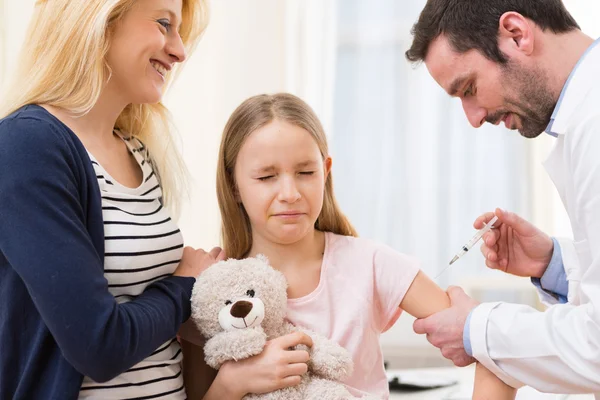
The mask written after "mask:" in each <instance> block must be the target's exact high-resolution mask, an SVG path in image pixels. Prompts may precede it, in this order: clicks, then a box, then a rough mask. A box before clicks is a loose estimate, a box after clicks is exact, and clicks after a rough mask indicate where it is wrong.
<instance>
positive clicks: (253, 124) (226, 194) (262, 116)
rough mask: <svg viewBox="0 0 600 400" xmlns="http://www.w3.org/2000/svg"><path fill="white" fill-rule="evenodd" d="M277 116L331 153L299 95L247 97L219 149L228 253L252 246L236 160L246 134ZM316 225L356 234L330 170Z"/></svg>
mask: <svg viewBox="0 0 600 400" xmlns="http://www.w3.org/2000/svg"><path fill="white" fill-rule="evenodd" d="M274 120H280V121H285V122H288V123H290V124H293V125H296V126H298V127H300V128H302V129H304V130H306V131H307V132H308V133H310V134H311V136H312V137H313V139H315V142H317V145H318V146H319V150H320V152H321V156H322V157H323V160H325V158H327V157H329V149H328V146H327V138H326V136H325V131H324V130H323V126H322V125H321V122H320V121H319V119H318V118H317V116H316V114H315V113H314V111H313V110H312V109H311V108H310V106H309V105H308V104H306V103H305V102H304V101H302V100H301V99H300V98H298V97H296V96H294V95H291V94H287V93H279V94H274V95H265V94H263V95H258V96H254V97H251V98H249V99H248V100H246V101H244V102H243V103H242V104H241V105H240V106H239V107H238V108H237V109H236V110H235V111H234V112H233V114H232V115H231V117H230V118H229V121H228V122H227V125H226V126H225V131H224V132H223V138H222V139H221V148H220V150H219V161H218V165H217V197H218V200H219V208H220V209H221V222H222V228H221V236H222V238H221V239H222V241H223V243H222V244H223V248H224V249H225V251H226V252H227V256H228V257H232V258H242V257H245V256H247V254H248V252H249V251H250V250H251V248H252V228H251V226H250V220H249V218H248V214H247V213H246V210H245V209H244V206H243V205H242V204H241V203H240V202H239V201H238V198H239V197H238V196H237V187H236V183H235V164H236V160H237V157H238V154H239V152H240V149H241V148H242V146H243V144H244V142H245V141H246V138H248V136H250V135H251V134H252V132H254V131H256V130H257V129H260V128H261V127H263V126H265V125H267V124H269V123H270V122H272V121H274ZM315 228H316V229H318V230H320V231H324V232H333V233H337V234H339V235H345V236H357V233H356V231H355V229H354V228H353V227H352V224H350V221H349V220H348V218H346V216H345V215H344V214H343V213H342V212H341V210H340V208H339V206H338V204H337V201H336V199H335V195H334V193H333V178H332V176H331V173H329V175H328V176H327V179H326V181H325V193H324V197H323V208H322V210H321V213H320V214H319V217H318V218H317V221H316V222H315Z"/></svg>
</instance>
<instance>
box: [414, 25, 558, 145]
mask: <svg viewBox="0 0 600 400" xmlns="http://www.w3.org/2000/svg"><path fill="white" fill-rule="evenodd" d="M425 65H426V66H427V69H428V70H429V73H430V74H431V76H432V77H433V79H435V80H436V82H437V83H438V84H439V85H440V86H441V87H442V88H443V89H444V90H446V92H448V93H449V94H450V95H451V96H453V97H458V98H460V99H461V101H462V105H463V109H464V110H465V114H466V115H467V118H468V120H469V122H470V123H471V125H473V126H474V127H475V128H479V127H480V126H482V125H483V123H484V122H489V123H491V124H494V125H498V124H500V123H501V122H504V124H505V125H506V127H507V128H508V129H518V130H519V132H520V133H521V135H523V136H524V137H527V138H534V137H537V136H538V135H540V134H541V133H542V132H544V130H545V129H546V127H547V126H548V124H549V123H550V118H551V116H552V112H553V111H554V108H555V107H556V103H557V101H558V99H555V98H554V96H553V95H552V93H551V91H550V89H549V82H548V77H547V74H546V73H545V71H543V70H542V69H541V68H539V67H536V66H525V65H523V64H522V63H521V62H519V61H516V60H515V59H509V61H508V62H507V63H506V64H500V63H497V62H494V61H491V60H489V59H487V58H486V57H485V56H484V55H483V54H482V53H480V52H479V51H476V50H470V51H468V52H466V53H462V54H460V53H458V52H456V51H455V50H454V49H453V48H452V46H451V44H450V42H449V41H448V40H447V39H446V38H445V37H444V36H440V37H438V38H437V39H435V40H434V41H433V42H432V43H431V46H430V47H429V51H428V54H427V58H426V59H425Z"/></svg>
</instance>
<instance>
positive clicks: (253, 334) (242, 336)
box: [204, 327, 267, 369]
mask: <svg viewBox="0 0 600 400" xmlns="http://www.w3.org/2000/svg"><path fill="white" fill-rule="evenodd" d="M266 342H267V335H266V334H265V332H264V330H263V329H262V328H261V327H257V328H250V329H240V330H236V331H227V332H221V333H219V334H217V335H215V336H213V337H212V338H211V339H209V340H208V341H207V342H206V344H205V345H204V355H205V360H206V364H207V365H209V366H210V367H212V368H214V369H219V368H220V367H221V365H222V364H223V363H224V362H225V361H232V360H233V361H239V360H244V359H246V358H249V357H252V356H255V355H257V354H260V353H261V352H262V351H263V349H264V347H265V343H266Z"/></svg>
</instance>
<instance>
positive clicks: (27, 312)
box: [0, 105, 195, 400]
mask: <svg viewBox="0 0 600 400" xmlns="http://www.w3.org/2000/svg"><path fill="white" fill-rule="evenodd" d="M103 259H104V227H103V220H102V207H101V198H100V190H99V188H98V183H97V180H96V174H95V173H94V169H93V167H92V164H91V161H90V159H89V156H88V154H87V152H86V150H85V148H84V147H83V145H82V143H81V142H80V141H79V139H78V138H77V136H76V135H75V134H74V133H73V132H72V131H71V130H70V129H68V128H67V127H66V126H65V125H64V124H62V123H61V122H60V121H59V120H57V119H56V118H55V117H54V116H52V115H51V114H49V113H48V112H47V111H46V110H44V109H43V108H42V107H39V106H35V105H30V106H26V107H23V108H22V109H20V110H18V111H16V112H15V113H13V114H12V115H10V116H8V117H6V118H4V119H2V120H0V399H27V400H31V399H61V400H62V399H76V398H77V396H78V394H79V388H80V386H81V382H82V379H83V375H86V376H89V377H90V378H92V379H94V380H95V381H98V382H103V381H107V380H110V379H112V378H114V377H115V376H117V375H118V374H120V373H122V372H124V371H126V370H127V369H128V368H130V367H132V366H133V365H135V364H136V363H138V362H139V361H141V360H143V359H144V358H146V357H148V356H149V355H150V354H151V353H152V352H153V351H154V350H156V348H158V347H159V346H160V345H161V344H163V343H164V342H166V341H167V340H169V339H171V338H173V337H174V336H175V335H176V333H177V330H178V329H179V327H180V325H181V324H182V323H183V322H184V321H185V320H187V319H188V318H189V315H190V297H191V292H192V286H193V284H194V281H195V280H194V279H193V278H182V277H169V278H166V279H163V280H160V281H158V282H156V283H154V284H152V285H150V286H149V287H148V288H147V289H146V291H144V293H142V294H141V295H140V296H138V297H137V298H136V299H135V300H133V301H131V302H129V303H124V304H117V302H116V301H115V299H114V297H113V296H112V295H111V294H110V293H109V291H108V283H107V281H106V279H105V278H104V272H103V269H104V267H103Z"/></svg>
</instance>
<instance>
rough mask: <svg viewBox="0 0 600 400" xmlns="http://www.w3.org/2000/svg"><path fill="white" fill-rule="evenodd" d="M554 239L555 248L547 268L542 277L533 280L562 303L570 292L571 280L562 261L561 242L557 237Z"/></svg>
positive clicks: (532, 280)
mask: <svg viewBox="0 0 600 400" xmlns="http://www.w3.org/2000/svg"><path fill="white" fill-rule="evenodd" d="M552 241H553V242H554V250H553V251H552V258H551V259H550V263H549V264H548V268H546V271H545V272H544V275H542V278H541V279H538V278H531V282H532V283H533V284H534V285H535V286H536V287H537V288H539V289H542V290H543V291H545V292H546V293H548V294H550V295H551V296H552V297H554V298H555V299H556V300H558V301H559V302H560V303H566V302H567V298H568V294H569V282H568V281H567V274H566V272H565V267H564V265H563V261H562V252H561V249H560V244H559V243H558V241H557V240H556V239H555V238H552Z"/></svg>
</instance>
